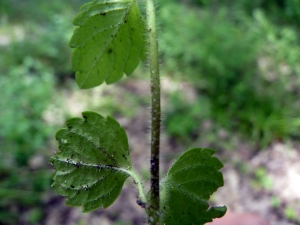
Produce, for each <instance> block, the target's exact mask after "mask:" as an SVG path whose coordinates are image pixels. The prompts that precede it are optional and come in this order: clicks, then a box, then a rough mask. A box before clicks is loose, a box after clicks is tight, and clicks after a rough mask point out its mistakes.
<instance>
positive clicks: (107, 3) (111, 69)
mask: <svg viewBox="0 0 300 225" xmlns="http://www.w3.org/2000/svg"><path fill="white" fill-rule="evenodd" d="M73 24H74V25H76V26H78V28H76V29H75V31H74V33H73V36H72V38H71V41H70V47H72V48H76V49H75V51H74V52H73V55H72V67H73V70H74V71H76V81H77V84H78V85H79V87H80V88H91V87H95V86H98V85H100V84H102V83H103V82H104V81H105V82H106V83H107V84H111V83H115V82H117V81H118V80H120V79H121V78H122V76H123V74H124V73H125V74H126V75H128V76H129V75H130V74H132V73H133V71H134V69H135V68H136V67H137V66H138V64H139V61H140V60H142V61H144V60H145V59H146V55H145V49H146V40H145V36H144V35H145V29H146V27H145V23H144V21H143V18H142V16H141V14H140V11H139V9H138V6H137V4H136V1H135V0H95V1H93V2H90V3H87V4H85V5H83V6H82V8H81V12H80V13H79V14H78V15H77V17H76V18H75V19H74V21H73Z"/></svg>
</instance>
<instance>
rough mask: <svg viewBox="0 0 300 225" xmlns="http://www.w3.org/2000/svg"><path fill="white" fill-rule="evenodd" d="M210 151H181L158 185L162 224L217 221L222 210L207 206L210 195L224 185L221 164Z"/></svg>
mask: <svg viewBox="0 0 300 225" xmlns="http://www.w3.org/2000/svg"><path fill="white" fill-rule="evenodd" d="M214 153H215V150H213V149H207V148H206V149H201V148H194V149H190V150H188V151H187V152H185V153H184V154H183V155H182V156H181V157H180V158H179V159H178V160H177V161H176V162H175V163H174V165H173V166H172V167H171V169H170V170H169V172H168V174H167V176H166V178H165V180H164V181H163V185H162V192H161V198H162V202H161V211H162V216H161V217H162V222H163V224H165V225H182V224H194V225H201V224H205V223H207V222H211V221H212V219H213V218H220V217H222V216H223V215H224V214H225V213H226V210H227V209H226V207H225V206H223V207H211V208H210V209H208V208H209V205H208V203H207V200H208V199H209V197H210V195H211V194H212V193H213V192H215V191H216V190H217V189H218V188H219V187H220V186H223V185H224V181H223V176H222V173H221V172H219V171H218V170H219V169H221V168H222V167H223V164H222V163H221V162H220V160H219V159H218V158H216V157H212V155H213V154H214Z"/></svg>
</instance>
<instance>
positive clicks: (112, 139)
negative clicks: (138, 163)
mask: <svg viewBox="0 0 300 225" xmlns="http://www.w3.org/2000/svg"><path fill="white" fill-rule="evenodd" d="M82 115H83V118H84V119H80V118H73V119H69V120H68V121H67V126H68V129H61V130H59V131H58V132H57V134H56V139H57V140H58V142H59V149H60V151H59V152H57V153H56V154H55V155H54V156H53V157H52V158H51V160H50V161H51V163H52V164H53V166H54V168H55V169H56V173H55V175H54V178H53V179H54V182H53V184H52V187H53V188H54V190H55V191H56V192H57V193H59V194H60V195H62V196H67V200H66V203H67V204H68V205H70V206H83V211H84V212H88V211H92V210H95V209H97V208H99V207H101V206H103V207H105V208H106V207H108V206H110V205H111V204H112V203H113V202H114V201H115V200H116V199H117V197H118V196H119V194H120V192H121V189H122V186H123V184H124V181H125V180H126V179H127V178H128V176H129V175H130V174H131V173H130V171H132V164H131V159H130V156H129V146H128V139H127V135H126V133H125V130H124V128H122V127H121V126H120V125H119V123H118V122H117V121H115V120H114V119H113V118H111V117H107V118H106V119H105V118H104V117H102V116H101V115H99V114H97V113H94V112H84V113H82Z"/></svg>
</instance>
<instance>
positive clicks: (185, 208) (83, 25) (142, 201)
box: [51, 0, 226, 225]
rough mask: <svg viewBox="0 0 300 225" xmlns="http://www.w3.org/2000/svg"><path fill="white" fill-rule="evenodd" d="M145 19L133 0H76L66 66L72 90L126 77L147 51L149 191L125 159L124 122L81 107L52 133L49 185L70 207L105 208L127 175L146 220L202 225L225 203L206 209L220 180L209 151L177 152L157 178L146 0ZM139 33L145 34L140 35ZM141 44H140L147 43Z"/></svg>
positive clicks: (150, 16)
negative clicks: (54, 146)
mask: <svg viewBox="0 0 300 225" xmlns="http://www.w3.org/2000/svg"><path fill="white" fill-rule="evenodd" d="M146 9H147V11H146V13H145V14H146V16H147V24H146V23H145V22H144V19H143V17H142V13H141V12H140V9H139V7H138V5H137V2H136V1H135V0H122V1H111V0H108V1H107V0H94V1H93V2H90V3H87V4H85V5H83V6H82V8H81V12H80V13H79V15H78V16H77V17H76V18H75V19H74V21H73V23H74V25H76V26H78V27H77V28H76V29H75V31H74V33H73V36H72V38H71V41H70V46H71V47H72V48H75V50H74V52H73V55H72V66H73V69H74V70H75V71H76V82H77V84H78V85H79V87H80V88H92V87H95V86H98V85H100V84H102V83H103V82H106V83H107V84H112V83H115V82H117V81H118V80H120V79H121V78H122V76H123V74H124V73H125V74H126V75H128V76H129V75H130V74H131V73H132V72H133V71H134V70H135V68H136V67H137V65H138V64H139V61H140V60H142V61H144V60H145V59H146V52H148V55H149V67H150V79H151V84H150V86H151V154H150V156H151V157H150V158H151V159H150V172H151V178H150V179H151V189H150V191H149V192H148V193H147V194H146V193H145V192H144V189H143V185H142V183H141V180H140V178H139V176H138V174H137V172H136V171H135V170H134V169H133V166H132V163H131V159H130V148H129V145H128V139H127V135H126V133H125V130H124V128H122V127H121V126H120V125H119V123H118V122H117V121H116V120H114V119H113V118H111V117H107V118H104V117H103V116H101V115H99V114H97V113H95V112H83V113H82V116H83V119H80V118H72V119H69V120H67V122H66V124H67V129H61V130H59V131H58V132H57V133H56V139H57V141H58V142H59V149H60V151H59V152H57V153H56V154H55V155H54V156H53V157H52V158H51V163H52V164H53V166H54V167H55V169H56V172H55V175H54V182H53V184H52V187H53V188H54V189H55V190H56V191H57V193H59V194H61V195H63V196H66V197H67V200H66V203H67V204H68V205H70V206H82V208H83V211H84V212H89V211H92V210H95V209H97V208H99V207H102V206H103V207H104V208H106V207H109V206H110V205H111V204H112V203H113V202H114V201H115V200H116V198H117V197H118V196H119V194H120V191H121V189H122V186H123V184H124V181H125V180H126V179H127V178H128V177H131V178H133V180H134V181H135V184H136V186H137V189H138V191H139V196H138V200H137V204H138V205H140V206H141V207H142V208H144V209H145V211H146V213H147V215H148V223H149V224H151V225H154V224H167V225H177V224H178V225H179V224H180V225H182V224H204V223H206V222H210V221H212V219H213V218H219V217H222V216H223V215H224V214H225V212H226V207H225V206H223V207H211V208H210V209H208V208H209V205H208V203H207V200H208V199H209V197H210V195H211V194H212V193H213V192H214V191H216V190H217V188H218V187H220V186H222V185H223V176H222V173H221V172H219V170H220V169H221V168H222V167H223V165H222V163H221V162H220V161H219V159H218V158H216V157H214V156H213V155H214V154H215V150H213V149H202V148H193V149H190V150H188V151H186V152H185V153H184V154H183V155H181V156H180V157H179V158H178V159H177V160H176V162H175V163H174V164H173V166H172V167H171V168H170V170H169V172H168V173H167V175H166V177H165V178H164V179H163V180H161V182H160V179H159V151H160V123H161V105H160V77H159V63H158V38H157V31H156V18H155V8H154V3H153V1H152V0H147V1H146ZM145 34H147V36H148V39H146V37H145ZM147 44H148V45H147Z"/></svg>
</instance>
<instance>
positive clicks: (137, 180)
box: [122, 170, 147, 206]
mask: <svg viewBox="0 0 300 225" xmlns="http://www.w3.org/2000/svg"><path fill="white" fill-rule="evenodd" d="M122 171H124V172H125V173H128V174H129V175H130V176H131V177H132V178H133V179H134V182H135V183H136V185H137V188H138V191H139V198H140V201H141V203H140V205H141V206H144V205H147V198H146V195H145V192H144V188H143V184H142V182H141V180H140V178H139V176H138V174H137V173H136V172H135V171H134V170H122Z"/></svg>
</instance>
